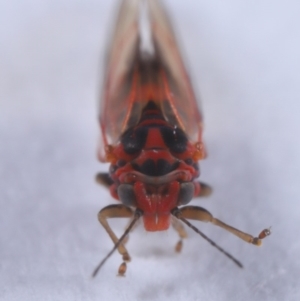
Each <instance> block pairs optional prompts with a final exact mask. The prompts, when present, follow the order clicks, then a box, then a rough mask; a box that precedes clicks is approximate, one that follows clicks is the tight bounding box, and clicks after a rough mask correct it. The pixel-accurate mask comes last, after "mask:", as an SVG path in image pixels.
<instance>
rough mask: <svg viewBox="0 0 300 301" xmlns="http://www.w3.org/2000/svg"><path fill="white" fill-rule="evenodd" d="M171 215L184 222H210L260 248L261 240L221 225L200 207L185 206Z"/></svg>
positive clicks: (221, 223)
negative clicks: (186, 220)
mask: <svg viewBox="0 0 300 301" xmlns="http://www.w3.org/2000/svg"><path fill="white" fill-rule="evenodd" d="M173 214H174V215H175V216H176V217H177V218H179V219H180V220H182V221H184V220H185V219H192V220H198V221H202V222H211V223H213V224H214V225H216V226H219V227H221V228H223V229H225V230H227V231H229V232H230V233H232V234H234V235H235V236H237V237H239V238H240V239H242V240H244V241H246V242H248V243H251V244H253V245H256V246H260V245H261V243H262V241H261V238H259V237H253V236H252V235H250V234H248V233H245V232H242V231H240V230H238V229H236V228H233V227H231V226H229V225H227V224H225V223H223V222H222V221H220V220H219V219H217V218H214V217H213V216H212V214H211V213H210V212H208V211H207V210H205V209H204V208H201V207H196V206H185V207H183V208H181V209H177V211H176V210H175V211H174V213H173Z"/></svg>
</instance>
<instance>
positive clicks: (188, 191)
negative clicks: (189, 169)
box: [178, 182, 195, 206]
mask: <svg viewBox="0 0 300 301" xmlns="http://www.w3.org/2000/svg"><path fill="white" fill-rule="evenodd" d="M194 192H195V186H194V183H193V182H186V183H181V184H180V191H179V195H178V205H179V206H180V205H186V204H187V203H189V202H190V201H191V200H192V198H193V197H194Z"/></svg>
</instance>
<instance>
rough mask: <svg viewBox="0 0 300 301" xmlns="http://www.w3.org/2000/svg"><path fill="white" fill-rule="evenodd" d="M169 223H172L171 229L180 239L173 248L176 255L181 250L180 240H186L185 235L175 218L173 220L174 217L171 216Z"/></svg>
mask: <svg viewBox="0 0 300 301" xmlns="http://www.w3.org/2000/svg"><path fill="white" fill-rule="evenodd" d="M171 223H172V226H173V228H174V229H175V230H176V232H177V233H178V235H179V238H180V239H179V241H178V242H177V244H176V246H175V251H176V252H177V253H180V252H181V250H182V245H183V241H182V240H183V239H184V238H187V233H186V231H185V229H184V226H183V224H182V223H181V222H180V221H179V220H178V219H177V218H175V217H174V216H172V219H171Z"/></svg>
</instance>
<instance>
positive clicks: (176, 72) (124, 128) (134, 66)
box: [93, 0, 270, 276]
mask: <svg viewBox="0 0 300 301" xmlns="http://www.w3.org/2000/svg"><path fill="white" fill-rule="evenodd" d="M141 15H142V16H143V17H144V19H143V20H142V18H141ZM143 26H144V27H143ZM145 29H146V31H145ZM145 32H146V33H145ZM103 91H104V92H103V95H102V98H101V106H100V126H101V133H102V139H101V141H102V142H103V146H101V147H100V148H99V153H98V154H99V160H100V161H102V162H110V164H111V165H110V170H109V173H108V174H107V173H99V174H98V175H97V177H96V179H97V182H99V183H100V184H103V185H104V186H107V187H109V189H110V192H111V195H112V196H113V197H114V198H115V199H117V200H118V201H119V203H118V204H114V205H109V206H107V207H105V208H103V209H102V210H101V211H100V212H99V214H98V218H99V221H100V223H101V225H102V226H103V227H104V228H105V230H106V231H107V233H108V235H109V236H110V237H111V239H112V241H113V242H114V244H115V246H114V248H113V249H112V251H111V252H110V253H109V254H108V255H107V256H106V257H105V258H104V259H103V260H102V261H101V263H100V264H99V265H98V266H97V268H96V269H95V271H94V273H93V275H94V276H95V275H96V274H97V272H98V271H99V269H100V268H101V266H102V265H103V264H104V262H105V261H106V260H107V258H108V257H109V256H110V255H111V254H112V253H113V252H114V251H115V250H118V251H119V253H120V254H121V255H122V257H123V263H122V264H121V266H120V268H119V274H121V275H123V274H124V273H125V272H126V262H127V261H129V260H130V256H129V254H128V252H127V250H126V247H125V242H126V239H127V236H128V234H129V232H130V231H131V230H132V229H133V227H134V225H135V224H136V223H137V221H138V220H140V219H142V220H143V223H144V227H145V229H146V230H147V231H163V230H167V229H168V228H169V227H170V225H172V226H173V227H174V229H175V230H176V231H177V232H178V234H179V237H180V240H179V242H178V243H177V245H176V250H177V251H180V250H181V248H182V239H183V238H185V237H186V232H185V230H184V227H183V224H186V225H187V226H189V227H191V228H192V229H193V230H194V231H196V232H197V233H198V234H200V235H201V236H202V237H203V238H205V239H206V240H207V241H208V242H209V243H211V244H212V245H213V246H214V247H216V248H217V249H219V250H220V251H221V252H222V253H223V254H225V255H226V256H227V257H229V258H230V259H232V260H233V261H234V262H235V263H236V264H237V265H238V266H240V267H241V266H242V265H241V263H240V262H239V261H237V260H236V259H235V258H233V257H232V256H231V255H230V254H229V253H227V252H226V251H224V250H223V249H222V248H220V247H219V246H218V245H217V244H216V243H214V242H213V241H212V240H210V239H209V238H208V237H206V236H205V235H204V234H203V233H202V232H200V231H199V230H198V229H197V228H195V227H194V226H193V225H192V224H191V223H190V222H189V221H188V220H198V221H203V222H211V223H213V224H215V225H217V226H219V227H222V228H223V229H225V230H227V231H229V232H231V233H233V234H234V235H236V236H238V237H240V238H241V239H243V240H244V241H246V242H249V243H252V244H254V245H260V244H261V239H262V238H264V237H265V236H267V235H269V234H270V233H269V232H268V231H262V232H261V233H263V234H260V236H259V237H253V236H251V235H249V234H246V233H244V232H241V231H239V230H237V229H235V228H233V227H231V226H229V225H226V224H225V223H223V222H221V221H220V220H218V219H216V218H214V217H213V216H212V215H211V214H210V213H209V212H208V211H207V210H205V209H204V208H201V207H197V206H186V205H187V204H188V203H189V202H190V201H191V200H192V198H194V197H202V196H207V195H209V194H210V193H211V188H210V187H209V186H208V185H206V184H204V183H202V182H199V181H198V180H197V178H198V176H199V174H200V173H199V166H198V161H199V160H201V159H204V158H205V157H206V152H205V148H204V144H203V141H202V128H203V125H202V115H201V113H200V110H199V109H198V106H197V103H196V100H195V96H194V92H193V89H192V86H191V84H190V81H189V78H188V75H187V73H186V70H185V67H184V64H183V61H182V58H181V55H180V52H179V50H178V46H177V43H176V40H175V37H174V34H173V31H172V28H171V25H170V22H169V20H168V18H167V16H166V14H165V12H164V10H163V9H162V6H161V4H160V3H159V1H158V0H144V1H142V0H123V2H122V4H121V8H120V12H119V17H118V20H117V24H116V28H115V32H114V35H113V39H112V42H111V47H110V50H109V56H108V60H107V71H106V78H105V82H104V89H103ZM109 218H129V219H130V224H129V226H128V227H127V228H126V230H125V232H124V234H123V235H122V236H121V237H120V238H117V237H116V235H115V234H114V232H113V231H112V229H111V227H110V226H109V224H108V219H109Z"/></svg>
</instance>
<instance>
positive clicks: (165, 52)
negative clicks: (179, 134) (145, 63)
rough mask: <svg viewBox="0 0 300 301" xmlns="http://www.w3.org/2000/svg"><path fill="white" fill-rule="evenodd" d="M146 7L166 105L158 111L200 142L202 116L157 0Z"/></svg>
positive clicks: (151, 1) (193, 139) (171, 33)
mask: <svg viewBox="0 0 300 301" xmlns="http://www.w3.org/2000/svg"><path fill="white" fill-rule="evenodd" d="M148 6H149V15H150V23H151V32H152V39H153V43H154V47H155V52H156V54H157V55H158V56H159V58H160V60H161V62H162V65H163V66H164V68H165V76H164V78H163V79H162V80H163V85H164V90H165V96H166V99H167V100H168V101H164V102H163V103H162V111H163V113H164V116H165V118H166V119H167V120H169V121H170V123H172V124H174V125H178V126H179V127H181V128H182V129H183V130H184V131H185V132H186V134H187V135H188V137H189V138H190V139H191V140H192V141H195V142H201V140H202V127H203V124H202V115H201V112H200V110H199V107H198V105H197V102H196V98H195V95H194V91H193V88H192V86H191V82H190V80H189V77H188V74H187V72H186V69H185V66H184V63H183V60H182V57H181V54H180V50H179V48H178V44H177V42H176V38H175V35H174V32H173V29H172V26H171V23H170V21H169V18H168V16H167V15H166V12H165V10H164V9H163V7H162V5H161V3H160V1H159V0H149V1H148Z"/></svg>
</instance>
